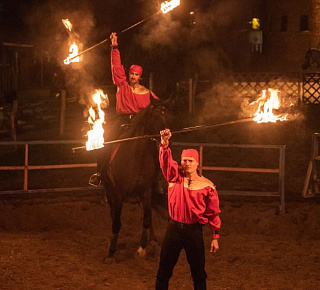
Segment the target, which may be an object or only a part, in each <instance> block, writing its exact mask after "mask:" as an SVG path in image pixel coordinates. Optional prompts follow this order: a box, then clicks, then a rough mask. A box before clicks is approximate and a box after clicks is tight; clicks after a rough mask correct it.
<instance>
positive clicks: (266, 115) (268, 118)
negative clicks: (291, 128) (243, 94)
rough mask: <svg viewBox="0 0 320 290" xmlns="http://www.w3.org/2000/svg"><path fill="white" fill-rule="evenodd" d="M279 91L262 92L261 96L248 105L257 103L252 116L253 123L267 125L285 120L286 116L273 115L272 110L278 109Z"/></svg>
mask: <svg viewBox="0 0 320 290" xmlns="http://www.w3.org/2000/svg"><path fill="white" fill-rule="evenodd" d="M278 93H279V91H278V90H274V89H268V90H262V96H261V97H260V98H259V99H258V100H256V101H254V102H252V103H250V105H252V104H255V103H259V106H258V110H257V111H256V112H255V114H254V116H255V117H254V118H253V121H256V122H257V123H268V122H273V123H275V122H277V121H284V120H287V116H288V114H280V115H274V114H273V112H272V111H273V109H276V110H278V109H279V108H280V101H279V96H278Z"/></svg>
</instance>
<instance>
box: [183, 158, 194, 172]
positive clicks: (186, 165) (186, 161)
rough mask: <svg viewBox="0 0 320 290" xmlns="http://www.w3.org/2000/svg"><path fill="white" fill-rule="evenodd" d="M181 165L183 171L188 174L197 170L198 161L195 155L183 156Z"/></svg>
mask: <svg viewBox="0 0 320 290" xmlns="http://www.w3.org/2000/svg"><path fill="white" fill-rule="evenodd" d="M181 165H182V169H183V171H184V172H185V173H186V174H188V175H191V174H193V173H195V172H197V168H198V162H197V161H196V160H195V159H194V158H193V157H183V158H182V159H181Z"/></svg>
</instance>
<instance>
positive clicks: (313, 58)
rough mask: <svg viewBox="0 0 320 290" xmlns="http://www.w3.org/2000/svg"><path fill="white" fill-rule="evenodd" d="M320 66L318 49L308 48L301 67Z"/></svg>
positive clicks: (319, 51) (319, 50)
mask: <svg viewBox="0 0 320 290" xmlns="http://www.w3.org/2000/svg"><path fill="white" fill-rule="evenodd" d="M311 67H313V68H320V49H317V48H309V49H308V50H307V52H306V55H305V57H304V60H303V62H302V69H308V68H311Z"/></svg>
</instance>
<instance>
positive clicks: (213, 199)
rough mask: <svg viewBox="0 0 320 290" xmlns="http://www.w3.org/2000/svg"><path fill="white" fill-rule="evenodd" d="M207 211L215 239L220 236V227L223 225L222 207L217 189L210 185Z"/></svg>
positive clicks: (206, 215)
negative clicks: (221, 217) (221, 218)
mask: <svg viewBox="0 0 320 290" xmlns="http://www.w3.org/2000/svg"><path fill="white" fill-rule="evenodd" d="M206 205H207V207H206V211H205V214H204V215H205V217H206V218H207V219H208V222H209V225H210V228H211V230H212V237H213V238H214V239H218V238H220V235H219V232H218V231H219V229H220V226H221V220H220V216H219V214H220V212H221V211H220V207H219V197H218V193H217V190H216V189H213V188H212V187H210V189H209V193H208V196H207V197H206Z"/></svg>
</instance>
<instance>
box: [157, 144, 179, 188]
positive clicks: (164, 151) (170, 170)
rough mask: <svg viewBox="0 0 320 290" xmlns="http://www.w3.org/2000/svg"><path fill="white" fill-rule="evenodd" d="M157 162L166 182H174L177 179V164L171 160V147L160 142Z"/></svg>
mask: <svg viewBox="0 0 320 290" xmlns="http://www.w3.org/2000/svg"><path fill="white" fill-rule="evenodd" d="M159 162H160V167H161V170H162V173H163V175H164V177H165V178H166V180H167V181H168V182H174V181H176V180H177V179H179V176H180V175H179V166H178V163H177V162H176V161H174V160H173V158H172V153H171V149H170V148H169V147H168V146H164V145H162V144H160V147H159Z"/></svg>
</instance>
